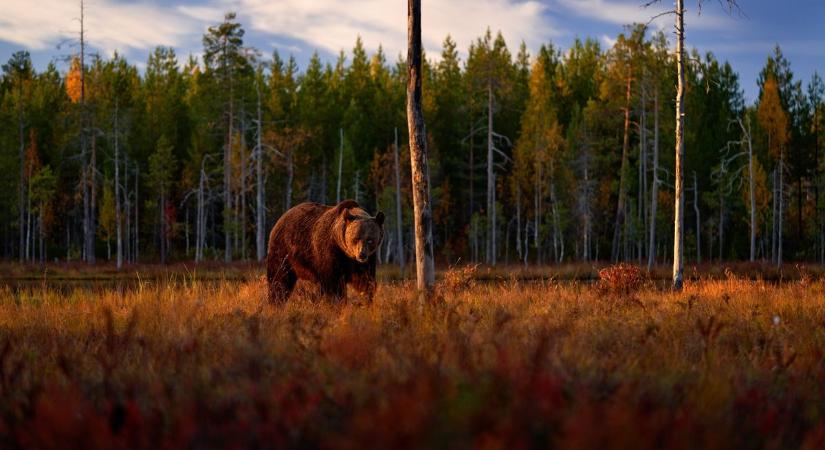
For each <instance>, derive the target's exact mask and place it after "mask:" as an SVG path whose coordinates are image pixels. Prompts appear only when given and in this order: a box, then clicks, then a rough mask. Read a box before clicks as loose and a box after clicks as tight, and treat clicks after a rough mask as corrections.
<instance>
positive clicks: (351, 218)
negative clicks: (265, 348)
mask: <svg viewBox="0 0 825 450" xmlns="http://www.w3.org/2000/svg"><path fill="white" fill-rule="evenodd" d="M383 237H384V213H382V212H379V213H378V214H376V215H375V217H372V216H370V215H369V214H367V212H366V211H364V210H363V209H362V208H361V207H360V206H359V205H358V203H357V202H355V201H353V200H344V201H342V202H341V203H339V204H337V205H335V206H327V205H321V204H318V203H310V202H307V203H301V204H300V205H297V206H295V207H294V208H292V209H290V210H289V211H287V212H285V213H284V215H283V216H281V218H280V219H278V222H277V223H276V224H275V226H274V227H273V228H272V232H271V233H270V234H269V247H268V249H267V255H266V278H267V282H268V284H269V301H270V302H274V303H280V302H284V301H286V300H287V299H288V298H289V295H290V294H291V293H292V289H293V288H294V287H295V283H296V282H297V281H298V280H299V279H300V280H308V281H312V282H314V283H317V284H318V285H319V286H320V288H321V293H322V295H324V296H325V297H327V298H332V299H334V300H344V299H346V293H347V284H350V285H352V287H353V288H355V290H356V291H358V292H360V293H361V294H362V295H364V296H365V297H366V298H367V299H368V300H369V301H372V297H373V295H374V294H375V264H376V256H377V255H376V250H377V249H378V247H379V246H380V245H381V240H382V239H383Z"/></svg>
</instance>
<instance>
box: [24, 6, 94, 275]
mask: <svg viewBox="0 0 825 450" xmlns="http://www.w3.org/2000/svg"><path fill="white" fill-rule="evenodd" d="M82 5H83V3H82V2H81V11H82V8H83V6H82ZM80 20H81V24H82V23H83V19H82V17H81V19H80ZM80 33H81V36H83V28H82V25H81V31H80ZM81 40H82V37H81ZM17 89H18V98H17V131H18V138H19V140H20V141H19V149H18V158H19V161H20V185H19V186H18V189H19V200H18V201H19V203H18V213H19V216H18V227H19V228H20V247H19V248H18V252H19V254H20V255H19V256H20V262H23V261H24V260H25V255H24V252H23V246H24V243H25V239H26V237H25V233H26V227H25V225H24V224H25V220H26V207H25V204H26V137H25V122H24V118H23V80H18V86H17Z"/></svg>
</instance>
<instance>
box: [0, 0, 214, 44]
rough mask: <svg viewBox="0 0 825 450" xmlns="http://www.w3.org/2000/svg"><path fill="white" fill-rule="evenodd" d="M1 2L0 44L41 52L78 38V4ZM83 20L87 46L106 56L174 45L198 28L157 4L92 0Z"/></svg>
mask: <svg viewBox="0 0 825 450" xmlns="http://www.w3.org/2000/svg"><path fill="white" fill-rule="evenodd" d="M4 3H5V4H4V5H3V14H2V16H1V17H0V40H3V41H7V42H10V43H13V44H17V45H20V46H22V47H25V48H28V49H31V50H43V49H48V48H49V47H54V46H56V45H58V44H60V43H62V42H64V41H68V40H76V39H77V38H78V34H79V30H80V23H79V18H80V8H79V5H78V3H77V2H70V1H67V0H39V1H38V2H37V5H36V6H35V5H32V3H30V2H17V1H14V2H4ZM85 16H86V19H85V28H86V33H87V37H88V40H89V42H91V43H92V45H93V46H95V47H97V48H99V49H101V50H103V51H104V52H105V53H111V52H112V51H114V50H120V51H124V50H129V49H147V48H151V47H154V46H157V45H168V46H175V45H177V44H179V43H180V42H181V40H182V38H183V37H184V36H186V35H187V34H190V33H192V32H193V31H198V30H199V25H198V24H197V22H196V21H194V20H192V19H190V18H189V17H188V16H186V15H184V14H181V13H180V12H179V11H177V10H176V9H174V8H170V7H168V6H162V5H159V4H158V3H156V2H140V1H138V2H116V1H112V0H95V1H94V2H89V4H88V5H87V7H86V14H85Z"/></svg>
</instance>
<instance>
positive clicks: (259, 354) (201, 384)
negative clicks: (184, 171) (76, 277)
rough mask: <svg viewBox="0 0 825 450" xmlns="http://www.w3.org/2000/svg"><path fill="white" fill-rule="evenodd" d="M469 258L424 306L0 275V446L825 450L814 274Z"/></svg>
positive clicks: (393, 296)
mask: <svg viewBox="0 0 825 450" xmlns="http://www.w3.org/2000/svg"><path fill="white" fill-rule="evenodd" d="M479 272H481V271H474V270H472V269H457V270H452V271H450V272H448V273H446V274H444V275H443V277H442V281H440V283H439V287H438V295H437V299H436V300H435V301H434V302H433V303H431V304H424V305H422V304H419V303H418V302H417V301H416V300H415V295H414V292H413V288H412V285H411V284H410V283H409V282H389V281H385V282H382V283H381V285H380V286H379V289H378V294H377V298H376V301H375V302H374V303H373V304H369V305H364V304H359V303H356V302H352V303H350V304H347V305H332V304H328V303H325V302H323V301H320V300H319V299H317V298H316V297H315V296H314V294H313V292H312V291H311V290H309V289H306V290H304V291H303V292H299V295H297V296H295V297H294V298H293V300H292V301H290V302H289V303H288V304H286V305H285V306H282V307H275V306H270V305H267V304H265V303H264V302H263V298H264V289H265V286H264V283H263V282H262V281H260V279H259V278H258V274H257V272H255V271H254V270H251V269H250V271H249V272H248V276H246V277H240V278H237V279H236V278H232V279H224V280H219V281H216V280H201V279H199V278H198V277H197V276H196V275H190V276H187V275H185V274H184V275H176V276H171V275H170V276H168V277H167V278H163V277H162V276H161V277H154V278H152V279H148V280H141V281H140V282H136V283H134V284H131V285H129V286H126V287H124V286H122V285H118V284H112V285H111V286H108V285H83V286H77V287H68V288H67V287H65V286H63V287H56V286H55V285H54V283H51V282H49V281H48V280H46V279H44V280H43V281H42V282H32V283H30V284H29V285H26V286H23V287H20V286H17V287H5V288H0V447H2V448H43V449H49V448H84V449H109V448H123V449H127V448H128V449H131V448H138V449H142V448H145V449H159V448H227V447H228V448H330V449H395V448H443V449H461V448H479V449H499V448H506V449H508V450H513V449H526V448H548V447H549V448H563V449H640V450H641V449H659V448H664V449H693V448H707V449H729V448H736V449H761V448H769V449H772V448H777V449H783V448H789V449H790V448H806V449H820V448H825V280H821V279H820V276H819V275H818V274H817V273H816V272H808V271H806V270H804V269H798V270H796V271H795V272H794V273H796V276H794V277H789V278H794V279H792V280H790V281H784V282H782V283H774V282H769V281H764V280H749V279H744V278H742V277H740V276H737V275H736V274H735V273H733V272H731V271H728V272H727V276H724V275H723V276H720V277H716V278H713V279H711V278H705V279H696V280H691V281H689V282H688V283H687V285H686V288H685V290H684V292H683V293H680V294H674V293H671V292H669V291H667V290H663V289H662V288H661V287H660V286H659V285H657V283H655V282H651V281H646V280H645V279H639V280H636V279H633V277H632V276H630V278H627V277H625V275H624V274H623V273H621V272H619V273H618V274H616V273H614V274H612V275H611V274H607V275H611V276H606V278H605V279H606V280H608V281H605V282H602V283H586V282H577V281H558V280H553V279H552V278H551V279H549V280H547V279H545V280H540V281H536V280H532V281H525V280H520V279H519V278H517V277H510V278H507V277H506V276H504V275H502V276H500V277H499V279H498V281H478V278H484V277H480V276H479ZM791 272H793V271H791ZM718 273H722V274H723V273H724V270H719V271H718ZM631 275H633V274H631Z"/></svg>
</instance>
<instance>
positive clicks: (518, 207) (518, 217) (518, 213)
mask: <svg viewBox="0 0 825 450" xmlns="http://www.w3.org/2000/svg"><path fill="white" fill-rule="evenodd" d="M516 253H517V254H518V258H519V260H521V259H522V257H523V255H522V251H521V187H518V186H517V187H516Z"/></svg>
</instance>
